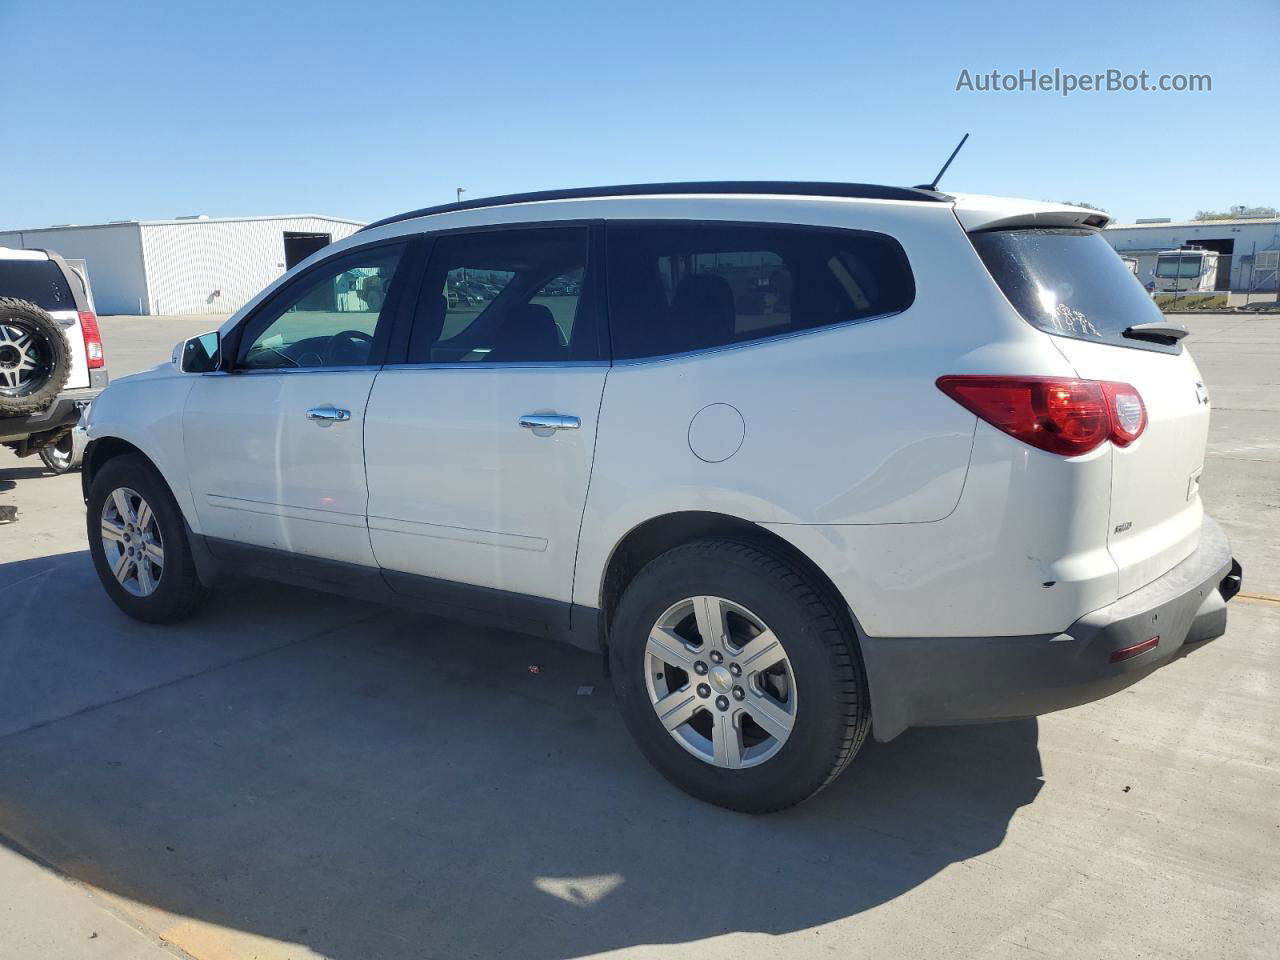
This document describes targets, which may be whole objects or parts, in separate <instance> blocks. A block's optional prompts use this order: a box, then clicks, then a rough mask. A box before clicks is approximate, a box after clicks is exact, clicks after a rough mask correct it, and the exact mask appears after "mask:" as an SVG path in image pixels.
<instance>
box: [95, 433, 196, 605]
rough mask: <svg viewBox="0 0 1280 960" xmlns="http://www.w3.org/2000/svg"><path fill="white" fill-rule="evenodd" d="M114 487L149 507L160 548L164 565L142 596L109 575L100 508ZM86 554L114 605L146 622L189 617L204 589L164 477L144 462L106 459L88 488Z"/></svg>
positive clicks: (133, 458)
mask: <svg viewBox="0 0 1280 960" xmlns="http://www.w3.org/2000/svg"><path fill="white" fill-rule="evenodd" d="M119 488H127V489H130V490H133V491H135V492H136V493H137V494H139V495H140V496H141V497H142V499H144V500H145V501H146V502H147V504H148V505H149V506H150V507H151V510H152V513H153V514H154V515H155V520H156V526H157V527H158V529H159V532H160V536H161V539H162V541H163V546H164V566H163V570H162V572H161V574H160V577H159V580H158V581H157V582H156V586H155V589H154V591H153V592H152V593H150V594H149V595H147V596H135V595H134V594H132V593H130V592H129V591H128V590H126V589H125V588H124V586H122V585H121V583H120V582H119V581H118V580H117V579H116V577H115V574H113V573H112V571H111V565H110V563H109V562H108V560H107V556H106V548H105V547H104V545H103V542H102V515H103V506H104V504H105V503H106V501H107V499H108V498H109V497H111V495H112V493H113V492H114V491H115V490H117V489H119ZM86 523H87V532H88V536H89V553H90V555H91V556H92V557H93V566H94V569H95V570H96V571H97V573H98V579H99V580H101V581H102V586H103V588H104V589H105V590H106V591H107V594H108V595H109V596H110V597H111V599H112V600H113V601H115V604H116V606H118V607H119V608H120V609H121V610H123V611H124V612H125V613H127V614H128V615H129V616H131V617H133V618H134V619H135V620H142V621H144V622H146V623H171V622H173V621H175V620H182V619H184V618H186V617H188V616H190V615H191V613H192V612H194V611H195V609H196V608H197V607H198V606H199V605H200V603H201V602H202V601H203V600H204V598H205V593H206V591H205V588H204V586H203V585H202V584H201V583H200V579H199V577H198V576H197V575H196V565H195V561H194V560H193V559H192V556H191V545H190V543H189V542H188V540H187V529H186V523H185V522H184V521H183V519H182V512H181V511H180V510H179V509H178V504H177V502H176V501H175V500H174V499H173V494H172V493H170V492H169V487H168V485H167V484H166V483H165V482H164V478H163V477H161V476H160V474H159V473H158V472H157V471H156V469H155V468H154V467H153V466H152V465H151V464H150V463H148V462H147V461H146V460H145V459H143V458H142V457H140V456H137V455H133V454H130V455H125V456H120V457H115V458H113V459H111V460H108V461H107V462H106V463H105V464H104V465H103V466H102V467H101V468H100V469H99V470H98V472H97V474H96V475H95V476H94V478H93V483H92V485H91V486H90V488H89V502H88V515H87V520H86Z"/></svg>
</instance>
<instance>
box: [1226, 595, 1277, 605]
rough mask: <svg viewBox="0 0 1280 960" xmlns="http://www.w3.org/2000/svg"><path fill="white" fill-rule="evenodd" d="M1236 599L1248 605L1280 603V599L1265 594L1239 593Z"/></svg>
mask: <svg viewBox="0 0 1280 960" xmlns="http://www.w3.org/2000/svg"><path fill="white" fill-rule="evenodd" d="M1236 599H1237V600H1244V601H1246V602H1248V603H1280V597H1272V596H1269V595H1268V594H1265V593H1237V594H1236Z"/></svg>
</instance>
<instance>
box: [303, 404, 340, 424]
mask: <svg viewBox="0 0 1280 960" xmlns="http://www.w3.org/2000/svg"><path fill="white" fill-rule="evenodd" d="M307 419H308V420H315V421H317V422H319V423H322V424H324V423H335V422H336V423H342V422H344V421H346V420H350V419H351V411H350V410H343V409H342V408H341V407H312V408H311V409H310V410H308V411H307Z"/></svg>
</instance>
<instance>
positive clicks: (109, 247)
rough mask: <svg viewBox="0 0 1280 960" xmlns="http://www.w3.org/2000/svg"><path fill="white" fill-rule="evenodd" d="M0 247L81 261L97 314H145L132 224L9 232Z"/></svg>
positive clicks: (144, 290)
mask: <svg viewBox="0 0 1280 960" xmlns="http://www.w3.org/2000/svg"><path fill="white" fill-rule="evenodd" d="M0 247H17V248H19V249H24V250H53V251H54V252H55V253H60V254H62V256H64V257H67V258H73V259H77V260H83V261H84V262H85V266H86V269H87V271H88V274H89V284H90V286H91V287H92V288H93V299H94V303H95V304H96V305H97V308H98V312H99V313H105V314H112V313H147V312H149V311H148V310H147V279H146V272H145V270H144V269H143V264H142V238H141V234H140V233H139V230H138V224H136V223H108V224H104V225H103V226H96V227H53V228H49V229H44V230H12V231H9V232H6V233H0ZM0 293H2V291H0Z"/></svg>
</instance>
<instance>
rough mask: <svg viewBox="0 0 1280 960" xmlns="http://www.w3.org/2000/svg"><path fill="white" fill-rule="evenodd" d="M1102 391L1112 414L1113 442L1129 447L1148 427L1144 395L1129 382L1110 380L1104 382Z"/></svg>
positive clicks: (1119, 445)
mask: <svg viewBox="0 0 1280 960" xmlns="http://www.w3.org/2000/svg"><path fill="white" fill-rule="evenodd" d="M1102 393H1103V395H1104V396H1106V398H1107V409H1108V410H1109V411H1110V414H1111V442H1112V443H1114V444H1115V445H1116V446H1117V447H1127V446H1128V445H1129V444H1131V443H1133V441H1135V440H1137V439H1138V437H1139V436H1141V434H1142V431H1143V430H1145V429H1146V428H1147V407H1146V404H1144V403H1143V402H1142V395H1141V394H1139V393H1138V391H1137V390H1136V389H1134V388H1133V387H1131V386H1129V384H1127V383H1109V382H1108V383H1103V384H1102Z"/></svg>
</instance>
